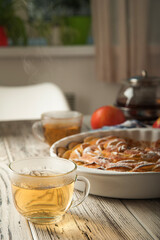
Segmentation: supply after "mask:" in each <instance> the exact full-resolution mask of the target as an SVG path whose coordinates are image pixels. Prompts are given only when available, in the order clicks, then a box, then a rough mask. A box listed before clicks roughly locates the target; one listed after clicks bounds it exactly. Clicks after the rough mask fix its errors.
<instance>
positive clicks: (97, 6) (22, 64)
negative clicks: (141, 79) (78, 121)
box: [0, 0, 160, 114]
mask: <svg viewBox="0 0 160 240" xmlns="http://www.w3.org/2000/svg"><path fill="white" fill-rule="evenodd" d="M159 13H160V1H159V0H152V1H151V0H141V1H138V0H128V1H127V0H102V1H98V0H45V1H43V0H0V73H1V74H0V86H24V85H31V84H36V83H42V82H53V83H55V84H56V85H58V86H59V87H60V88H61V89H62V90H63V92H64V93H65V95H66V97H67V99H68V101H69V104H70V106H71V109H73V110H78V111H80V112H82V113H84V114H91V113H92V112H93V111H94V110H95V109H96V108H98V107H100V106H103V105H110V104H114V103H115V101H116V97H117V94H118V91H119V88H120V86H121V84H122V83H123V81H124V80H126V79H127V78H129V77H131V76H133V75H137V74H141V70H143V69H145V70H147V71H148V73H149V74H150V75H156V76H160V68H159V63H160V28H159V26H158V23H159V22H160V14H159Z"/></svg>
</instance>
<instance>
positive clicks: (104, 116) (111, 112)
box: [91, 106, 126, 129]
mask: <svg viewBox="0 0 160 240" xmlns="http://www.w3.org/2000/svg"><path fill="white" fill-rule="evenodd" d="M125 120H126V119H125V116H124V114H123V112H122V111H121V110H120V109H119V108H117V107H114V106H103V107H100V108H98V109H97V110H96V111H95V112H93V114H92V116H91V126H92V128H93V129H97V128H101V127H103V126H113V125H117V124H120V123H123V122H124V121H125Z"/></svg>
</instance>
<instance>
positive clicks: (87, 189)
mask: <svg viewBox="0 0 160 240" xmlns="http://www.w3.org/2000/svg"><path fill="white" fill-rule="evenodd" d="M76 181H79V182H84V184H85V188H84V191H83V196H82V197H81V198H79V199H77V200H73V201H72V204H71V208H72V207H76V206H78V205H79V204H81V203H82V202H83V201H84V200H85V198H86V197H87V196H88V194H89V190H90V183H89V181H88V179H87V178H85V177H83V176H77V179H76Z"/></svg>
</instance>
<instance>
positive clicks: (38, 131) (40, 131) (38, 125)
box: [32, 121, 45, 142]
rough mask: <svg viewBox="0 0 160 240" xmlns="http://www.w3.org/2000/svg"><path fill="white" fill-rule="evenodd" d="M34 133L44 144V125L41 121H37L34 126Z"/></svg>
mask: <svg viewBox="0 0 160 240" xmlns="http://www.w3.org/2000/svg"><path fill="white" fill-rule="evenodd" d="M32 132H33V135H34V136H35V137H36V138H37V139H38V140H40V141H42V142H44V141H45V138H44V135H43V128H42V123H41V121H37V122H35V123H33V125H32Z"/></svg>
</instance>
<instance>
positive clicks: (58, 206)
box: [10, 157, 89, 224]
mask: <svg viewBox="0 0 160 240" xmlns="http://www.w3.org/2000/svg"><path fill="white" fill-rule="evenodd" d="M10 169H11V186H12V193H13V200H14V204H15V207H16V209H17V210H18V212H19V213H21V214H22V215H23V216H24V217H26V219H28V220H30V221H32V222H34V223H38V224H50V223H55V222H57V221H59V220H60V219H61V218H62V216H63V215H64V214H65V213H66V211H67V210H68V209H69V208H70V207H71V206H76V205H78V204H79V203H81V202H82V201H83V200H84V199H85V197H86V196H87V195H88V192H89V182H88V180H87V179H85V178H84V177H80V176H78V178H77V175H76V165H75V163H73V162H72V161H69V160H66V159H62V158H57V157H55V158H53V157H47V158H33V159H26V160H21V161H15V162H13V163H11V164H10ZM76 178H77V179H78V180H80V181H83V182H85V185H86V189H85V194H84V196H83V198H82V199H79V200H76V201H73V200H72V197H73V192H74V183H75V181H76Z"/></svg>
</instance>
